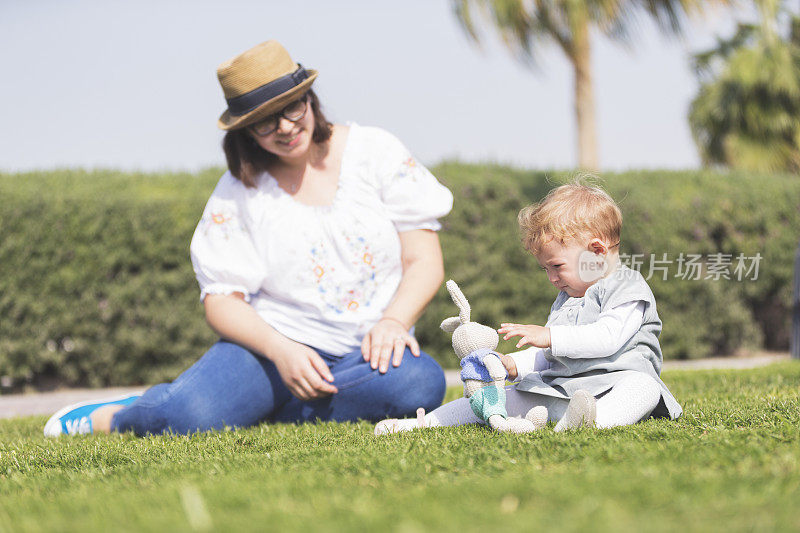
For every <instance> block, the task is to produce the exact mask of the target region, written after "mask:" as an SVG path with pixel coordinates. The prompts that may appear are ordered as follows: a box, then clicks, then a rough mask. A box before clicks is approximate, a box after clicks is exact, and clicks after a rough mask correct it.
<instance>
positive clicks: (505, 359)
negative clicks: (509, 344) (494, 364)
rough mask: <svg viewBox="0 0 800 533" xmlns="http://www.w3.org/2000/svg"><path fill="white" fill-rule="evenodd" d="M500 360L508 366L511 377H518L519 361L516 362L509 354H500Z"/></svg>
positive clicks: (507, 369) (507, 370)
mask: <svg viewBox="0 0 800 533" xmlns="http://www.w3.org/2000/svg"><path fill="white" fill-rule="evenodd" d="M499 356H500V362H501V363H503V366H504V367H506V372H508V377H509V379H512V380H513V379H517V363H515V362H514V358H513V357H511V356H508V355H503V354H500V355H499Z"/></svg>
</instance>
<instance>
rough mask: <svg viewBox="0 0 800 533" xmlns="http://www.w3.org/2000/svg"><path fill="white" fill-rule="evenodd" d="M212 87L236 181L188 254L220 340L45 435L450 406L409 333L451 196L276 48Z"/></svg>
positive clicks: (252, 54) (373, 416) (254, 53)
mask: <svg viewBox="0 0 800 533" xmlns="http://www.w3.org/2000/svg"><path fill="white" fill-rule="evenodd" d="M217 75H218V77H219V81H220V84H221V85H222V89H223V92H224V94H225V98H226V100H227V103H228V109H227V110H226V111H225V112H224V113H223V114H222V116H221V117H220V119H219V122H218V125H219V126H220V128H222V129H223V130H226V131H227V134H226V136H225V139H224V141H223V147H224V150H225V155H226V158H227V162H228V172H226V173H225V175H223V176H222V178H221V179H220V181H219V183H218V185H217V187H216V189H215V190H214V193H213V194H212V196H211V198H210V200H209V201H208V204H207V205H206V208H205V211H204V213H203V218H202V220H201V221H200V223H199V225H198V227H197V230H196V231H195V234H194V237H193V239H192V244H191V255H192V263H193V265H194V270H195V273H196V275H197V280H198V282H199V284H200V289H201V299H202V301H203V305H204V307H205V314H206V319H207V321H208V324H209V325H210V326H211V328H212V329H213V330H214V331H215V332H216V333H218V334H219V335H220V337H221V338H222V339H224V340H220V341H219V342H218V343H217V344H215V345H214V346H213V347H212V348H211V349H210V350H209V351H208V352H207V353H206V354H205V355H204V356H203V357H202V358H201V359H200V360H199V361H198V362H197V363H195V364H194V365H193V366H192V367H191V368H189V369H188V370H187V371H186V372H184V373H183V374H182V375H181V376H179V377H178V379H176V380H175V381H174V382H173V383H168V384H161V385H156V386H154V387H152V388H151V389H149V390H148V391H147V392H145V393H144V394H143V395H142V396H141V397H139V396H129V397H125V398H118V399H115V400H110V401H106V402H94V403H88V404H85V405H74V406H70V407H67V408H65V409H62V410H61V411H59V412H58V413H56V414H55V415H53V417H52V418H51V419H50V421H48V423H47V425H46V427H45V434H47V435H53V436H55V435H61V434H75V433H91V432H110V431H134V432H135V433H136V434H138V435H144V434H147V433H154V434H155V433H161V432H165V431H172V432H176V433H191V432H194V431H204V430H209V429H218V428H223V427H226V426H232V427H246V426H251V425H254V424H257V423H259V422H261V421H264V420H272V421H281V422H290V421H291V422H299V421H313V420H316V419H321V420H339V421H343V420H357V419H366V420H380V419H382V418H386V417H387V416H406V415H408V414H410V413H412V412H414V411H415V409H416V408H417V407H420V406H422V407H426V408H427V409H431V408H434V407H436V406H438V405H439V404H440V403H441V401H442V398H443V397H444V389H445V384H444V374H443V372H442V369H441V368H440V367H439V365H438V364H437V363H436V362H435V361H434V360H433V359H432V358H431V357H429V356H428V355H427V354H425V353H423V352H421V351H420V349H419V346H418V344H417V341H416V340H415V339H414V336H413V327H412V325H413V324H414V322H415V321H416V320H417V318H418V317H419V316H420V314H421V313H422V311H423V309H424V308H425V306H426V305H427V304H428V302H429V301H430V300H431V298H432V297H433V295H434V293H435V292H436V290H437V288H438V287H439V285H440V284H441V282H442V280H443V266H442V257H441V248H440V246H439V241H438V237H437V235H436V230H438V229H439V223H438V222H437V218H438V217H441V216H443V215H445V214H447V213H448V212H449V211H450V208H451V207H452V195H451V194H450V192H449V191H448V190H447V189H446V188H445V187H443V186H442V185H441V184H439V183H438V182H437V181H436V179H435V178H434V177H433V176H432V175H431V174H430V173H429V172H428V171H427V170H426V169H425V168H424V167H422V166H421V165H419V164H418V163H416V162H415V161H414V159H413V158H411V157H410V155H409V154H408V152H407V151H406V149H405V148H404V147H403V145H402V144H401V143H400V142H399V141H397V140H396V139H395V138H394V137H392V136H391V135H390V134H388V133H386V132H385V131H383V130H380V129H377V128H367V127H360V126H357V125H350V126H344V125H338V124H336V125H334V124H331V123H329V122H328V121H327V119H326V118H325V116H324V115H323V113H322V112H321V110H320V105H319V101H318V99H317V96H316V95H315V94H314V92H313V91H312V90H311V85H312V84H313V82H314V80H315V79H316V77H317V73H316V71H313V70H306V69H304V68H303V67H302V66H300V65H298V64H296V63H294V61H292V59H291V58H290V57H289V54H288V53H287V52H286V50H285V49H284V48H283V47H282V46H281V45H280V44H278V43H277V42H275V41H269V42H266V43H262V44H260V45H258V46H256V47H255V48H252V49H251V50H248V51H246V52H244V53H243V54H241V55H239V56H237V57H234V58H233V59H231V60H230V61H228V62H226V63H224V64H223V65H221V66H220V68H219V69H218V71H217Z"/></svg>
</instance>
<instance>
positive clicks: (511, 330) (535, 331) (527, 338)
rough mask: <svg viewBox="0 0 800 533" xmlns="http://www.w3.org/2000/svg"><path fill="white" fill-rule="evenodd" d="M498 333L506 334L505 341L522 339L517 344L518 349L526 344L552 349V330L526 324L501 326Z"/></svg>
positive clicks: (505, 324)
mask: <svg viewBox="0 0 800 533" xmlns="http://www.w3.org/2000/svg"><path fill="white" fill-rule="evenodd" d="M497 332H498V333H505V336H504V337H503V340H504V341H507V340H508V339H509V338H510V337H522V338H521V339H520V340H519V342H518V343H517V348H521V347H522V346H525V345H526V344H530V345H531V346H536V347H537V348H550V328H545V327H542V326H535V325H532V324H531V325H525V324H508V323H503V324H500V329H498V330H497Z"/></svg>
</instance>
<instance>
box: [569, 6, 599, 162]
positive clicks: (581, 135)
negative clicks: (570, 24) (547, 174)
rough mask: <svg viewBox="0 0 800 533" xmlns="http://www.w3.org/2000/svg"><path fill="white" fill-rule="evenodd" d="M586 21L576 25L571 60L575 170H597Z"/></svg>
mask: <svg viewBox="0 0 800 533" xmlns="http://www.w3.org/2000/svg"><path fill="white" fill-rule="evenodd" d="M591 51H592V49H591V43H590V42H589V21H588V20H586V19H584V20H582V21H580V22H578V23H577V24H576V26H575V28H574V32H573V42H572V50H571V53H570V60H571V61H572V66H573V68H574V70H575V118H576V121H577V125H578V166H579V167H580V168H582V169H585V170H598V169H599V167H600V165H599V161H598V157H597V132H596V129H595V127H596V126H595V115H594V88H593V86H592V61H591V60H592V54H591Z"/></svg>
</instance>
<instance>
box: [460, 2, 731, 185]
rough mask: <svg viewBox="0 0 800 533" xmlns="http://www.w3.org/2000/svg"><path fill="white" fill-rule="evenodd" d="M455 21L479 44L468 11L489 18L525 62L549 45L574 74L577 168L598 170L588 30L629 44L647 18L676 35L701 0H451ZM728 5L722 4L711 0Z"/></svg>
mask: <svg viewBox="0 0 800 533" xmlns="http://www.w3.org/2000/svg"><path fill="white" fill-rule="evenodd" d="M452 1H453V6H454V8H455V12H456V17H457V18H458V20H459V22H460V23H461V26H462V27H463V28H464V29H465V31H466V32H467V34H468V36H469V37H470V38H472V39H473V40H474V41H475V42H478V41H479V36H478V33H477V29H476V25H475V17H474V16H473V9H472V8H473V6H476V7H477V8H478V10H479V13H480V14H481V15H483V16H484V17H486V18H490V19H491V20H492V21H493V22H494V25H495V26H496V27H497V29H498V30H499V32H500V35H501V37H502V39H503V41H504V43H505V44H506V46H507V47H508V48H509V49H510V50H511V51H512V52H513V53H515V54H516V55H517V56H518V57H519V58H520V59H522V60H524V61H525V62H527V63H529V64H530V63H531V62H532V61H533V60H534V52H535V49H536V48H537V47H538V45H539V44H540V43H543V42H546V41H551V42H555V43H556V44H557V45H558V46H559V47H560V48H561V50H562V51H563V52H564V54H565V55H566V56H567V59H568V60H569V61H570V63H571V64H572V68H573V71H574V73H575V78H574V82H575V119H576V122H577V126H578V164H579V166H580V167H581V168H585V169H590V170H594V169H597V168H598V167H599V165H598V157H597V134H596V129H595V109H594V89H593V86H592V70H591V50H592V47H591V36H590V32H591V30H592V29H597V30H599V31H601V32H602V33H603V34H605V35H607V36H608V37H611V38H613V39H616V40H618V41H621V42H623V43H630V42H631V40H632V32H633V30H634V29H635V26H636V23H637V21H638V19H640V18H642V16H646V17H647V16H649V17H651V18H652V19H654V20H655V22H656V23H657V24H658V26H659V27H660V28H661V29H662V30H664V31H666V32H667V33H669V34H673V35H674V34H679V33H680V32H681V29H682V27H683V22H684V19H685V16H686V15H687V14H698V13H699V12H700V11H701V10H702V9H703V8H704V7H706V6H707V5H708V4H711V3H714V2H711V1H708V0H706V1H704V0H452ZM715 2H716V3H728V0H715Z"/></svg>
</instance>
